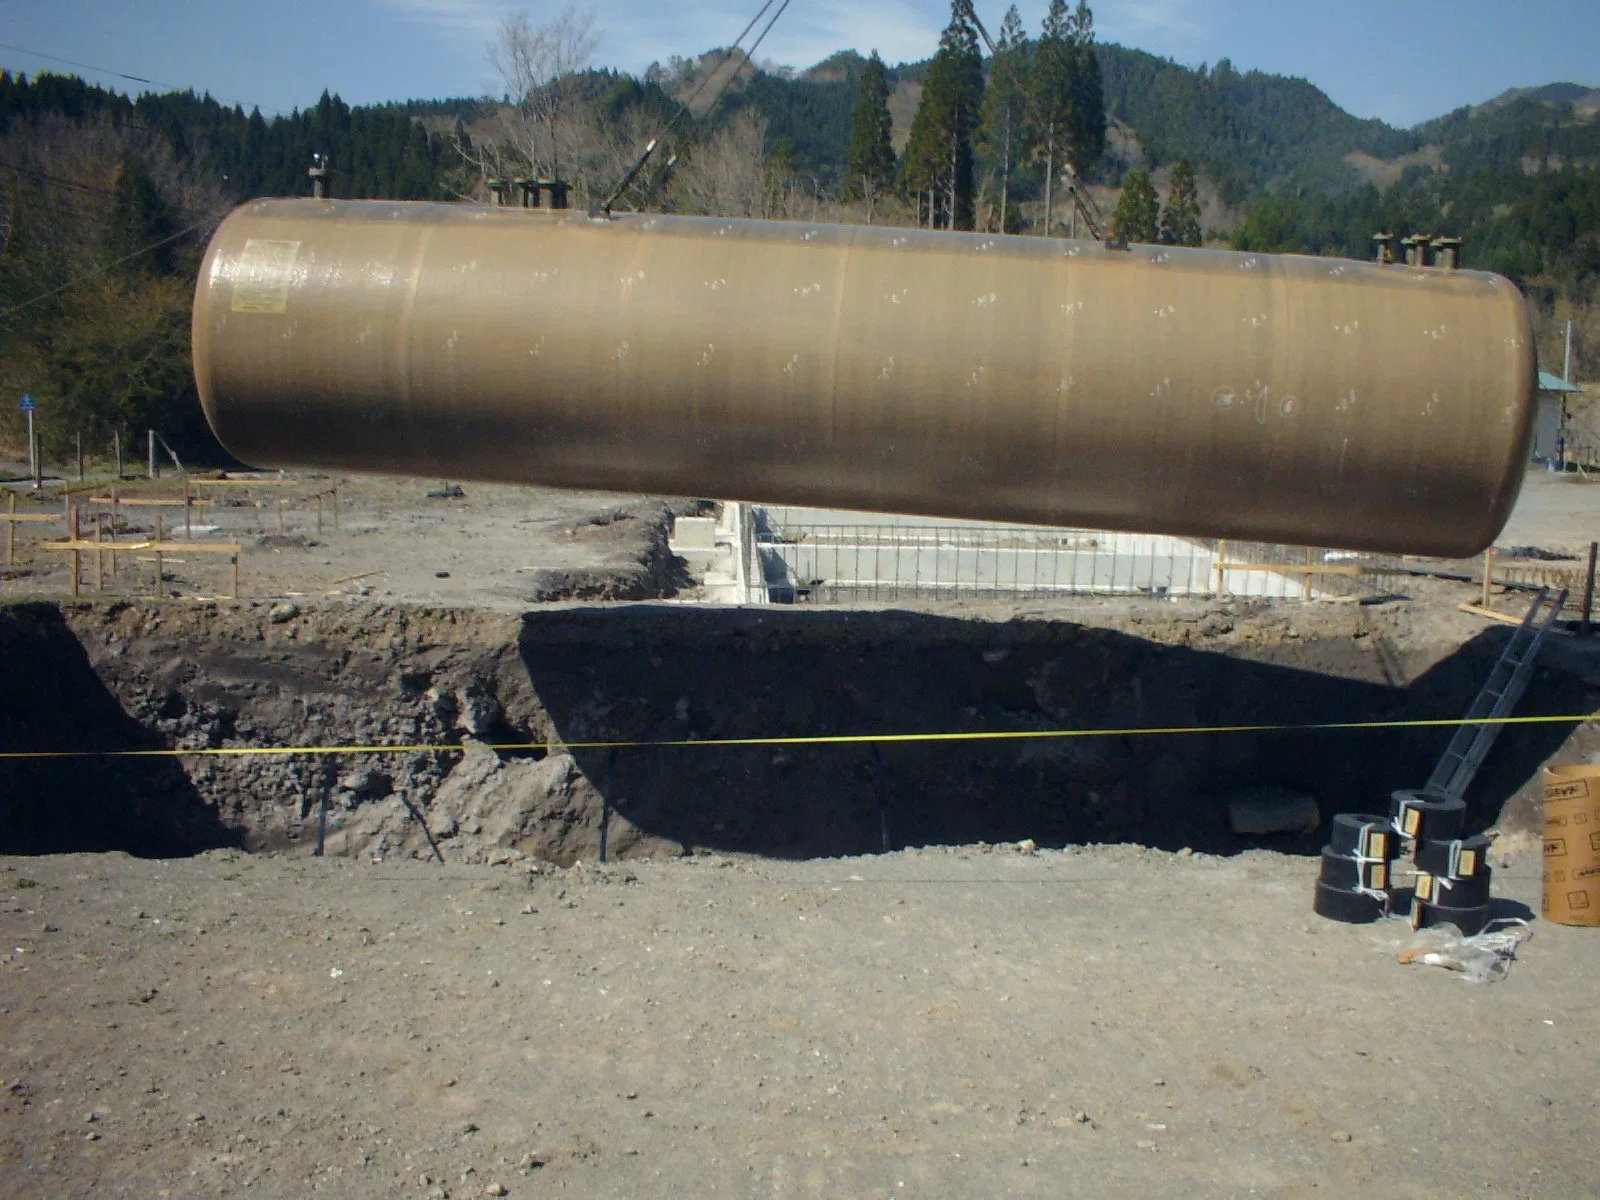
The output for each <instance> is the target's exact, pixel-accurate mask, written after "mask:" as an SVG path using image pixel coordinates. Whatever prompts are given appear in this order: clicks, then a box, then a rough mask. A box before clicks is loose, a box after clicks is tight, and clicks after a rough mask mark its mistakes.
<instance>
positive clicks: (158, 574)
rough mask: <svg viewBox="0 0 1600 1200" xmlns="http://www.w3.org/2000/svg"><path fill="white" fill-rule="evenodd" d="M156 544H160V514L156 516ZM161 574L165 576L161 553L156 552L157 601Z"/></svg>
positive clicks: (159, 596) (159, 595)
mask: <svg viewBox="0 0 1600 1200" xmlns="http://www.w3.org/2000/svg"><path fill="white" fill-rule="evenodd" d="M156 544H157V545H160V544H161V514H160V513H157V514H156ZM163 574H165V572H163V571H162V569H161V551H160V550H157V551H156V590H155V596H156V599H157V600H159V599H161V576H162V575H163Z"/></svg>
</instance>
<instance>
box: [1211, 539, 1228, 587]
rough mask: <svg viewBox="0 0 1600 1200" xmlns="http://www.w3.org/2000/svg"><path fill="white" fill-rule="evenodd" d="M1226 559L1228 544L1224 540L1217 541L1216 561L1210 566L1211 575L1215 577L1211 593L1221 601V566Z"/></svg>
mask: <svg viewBox="0 0 1600 1200" xmlns="http://www.w3.org/2000/svg"><path fill="white" fill-rule="evenodd" d="M1227 557H1228V543H1227V542H1226V541H1225V540H1223V541H1218V542H1217V561H1216V562H1214V563H1213V564H1212V565H1211V569H1212V573H1213V574H1214V575H1215V576H1216V582H1215V583H1214V584H1213V585H1212V588H1211V591H1212V594H1213V595H1214V596H1216V598H1217V599H1218V600H1220V599H1222V564H1223V562H1224V561H1225V560H1226V559H1227Z"/></svg>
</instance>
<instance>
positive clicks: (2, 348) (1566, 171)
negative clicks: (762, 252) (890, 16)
mask: <svg viewBox="0 0 1600 1200" xmlns="http://www.w3.org/2000/svg"><path fill="white" fill-rule="evenodd" d="M1098 53H1099V57H1100V62H1101V67H1102V75H1103V79H1104V87H1105V95H1106V107H1107V112H1108V116H1109V117H1110V119H1111V123H1112V128H1111V130H1110V137H1109V139H1108V147H1109V148H1108V152H1107V155H1106V157H1105V158H1104V159H1103V160H1102V162H1101V164H1100V167H1099V170H1098V172H1097V176H1098V177H1097V178H1095V179H1093V180H1091V184H1092V187H1091V192H1092V193H1093V194H1094V195H1095V196H1096V199H1097V200H1098V202H1099V203H1100V205H1101V207H1102V208H1103V209H1105V210H1107V211H1109V209H1110V207H1111V205H1113V204H1114V203H1115V201H1116V189H1117V188H1118V187H1119V186H1120V183H1121V180H1122V177H1123V175H1124V173H1125V172H1126V171H1127V169H1128V168H1130V167H1132V166H1134V165H1145V166H1149V167H1151V168H1153V173H1154V175H1155V179H1156V182H1157V186H1158V188H1161V189H1163V190H1164V189H1165V187H1166V186H1167V181H1168V179H1169V178H1170V173H1171V171H1170V169H1171V167H1172V165H1173V164H1174V163H1175V162H1176V161H1177V160H1178V159H1179V158H1180V157H1188V158H1189V159H1191V160H1192V161H1193V163H1194V164H1195V166H1196V167H1197V168H1198V170H1199V173H1200V199H1201V204H1202V207H1203V214H1204V226H1205V228H1206V230H1207V231H1208V233H1209V235H1210V236H1211V238H1212V240H1213V241H1214V242H1215V241H1217V240H1219V239H1223V238H1226V239H1229V240H1231V241H1232V243H1233V244H1234V245H1236V246H1238V247H1239V248H1241V249H1255V250H1263V251H1273V252H1297V253H1313V254H1336V255H1345V256H1351V257H1360V258H1364V257H1367V256H1368V255H1369V254H1370V252H1371V238H1372V235H1373V234H1374V233H1375V232H1377V231H1379V230H1380V229H1381V230H1388V231H1393V232H1398V233H1407V232H1433V233H1438V232H1451V233H1455V234H1459V235H1461V236H1463V237H1465V238H1466V239H1467V241H1466V247H1467V248H1466V256H1465V262H1466V265H1469V266H1475V267H1486V268H1489V269H1492V270H1495V271H1498V272H1500V273H1502V274H1505V275H1507V276H1508V277H1510V278H1511V279H1513V280H1515V281H1516V282H1517V283H1519V284H1520V285H1522V286H1523V287H1524V289H1525V290H1526V291H1527V292H1528V294H1529V296H1530V297H1531V299H1532V300H1533V302H1534V305H1535V309H1536V312H1537V314H1538V325H1539V334H1540V345H1541V351H1542V353H1543V356H1544V359H1545V361H1547V362H1551V361H1559V353H1558V352H1557V351H1556V349H1555V340H1554V339H1555V337H1556V332H1557V330H1558V329H1559V328H1560V327H1561V325H1562V324H1564V322H1565V320H1566V319H1567V318H1568V317H1571V318H1573V319H1574V320H1576V322H1577V333H1578V338H1577V347H1576V349H1577V362H1578V368H1579V371H1580V373H1592V372H1594V371H1596V370H1600V315H1597V313H1600V119H1597V115H1596V114H1597V111H1600V104H1597V103H1596V96H1597V94H1600V93H1597V92H1596V90H1595V89H1593V88H1590V87H1588V86H1587V85H1583V84H1575V83H1557V84H1551V85H1547V86H1543V87H1535V88H1524V89H1515V90H1513V91H1510V92H1507V93H1504V94H1503V95H1501V96H1498V97H1495V98H1493V99H1492V100H1489V101H1486V102H1484V103H1482V104H1479V105H1476V106H1469V107H1464V108H1461V109H1458V110H1457V111H1455V112H1452V113H1449V114H1447V115H1445V116H1442V117H1440V118H1438V119H1436V120H1433V121H1429V122H1426V123H1424V124H1422V125H1419V126H1418V127H1416V128H1415V129H1410V130H1400V129H1394V128H1392V127H1390V126H1387V125H1385V124H1383V123H1382V122H1379V121H1371V120H1360V119H1358V118H1356V117H1353V116H1351V115H1350V114H1349V113H1347V112H1345V111H1344V110H1342V109H1341V108H1339V106H1338V105H1336V104H1334V103H1333V102H1332V101H1331V100H1330V99H1329V98H1328V97H1327V95H1326V94H1325V93H1323V92H1322V91H1321V90H1319V89H1318V88H1317V87H1315V86H1314V85H1313V84H1311V83H1309V82H1307V81H1306V80H1302V79H1292V78H1285V77H1282V76H1275V75H1268V74H1265V73H1262V72H1258V71H1246V72H1240V71H1238V70H1236V69H1235V68H1234V67H1233V66H1232V64H1231V63H1229V62H1227V61H1226V60H1224V61H1222V62H1219V63H1217V64H1215V65H1214V66H1211V67H1201V68H1189V67H1185V66H1182V65H1180V64H1177V63H1174V62H1172V61H1170V60H1166V59H1162V58H1158V57H1156V56H1154V55H1150V54H1146V53H1144V52H1142V51H1138V50H1131V49H1128V48H1125V47H1121V46H1116V45H1101V46H1099V47H1098ZM720 57H721V55H720V52H715V51H713V52H708V53H707V54H705V55H702V56H699V57H698V58H696V59H692V60H674V61H673V62H672V63H670V64H669V65H668V66H667V67H660V66H657V67H653V68H652V69H651V70H650V71H649V72H646V73H645V75H644V76H643V77H642V78H634V77H632V76H629V75H625V74H621V73H619V72H616V71H607V70H593V71H588V72H584V73H583V74H582V75H579V76H574V77H570V78H569V79H567V80H565V81H563V84H562V91H563V95H564V97H565V101H566V102H567V103H568V104H569V113H568V116H567V117H565V118H564V119H563V124H562V128H561V135H562V138H563V140H564V148H563V149H562V150H561V153H560V164H561V170H562V173H563V174H564V175H566V176H567V177H568V178H569V179H571V180H573V182H574V185H575V193H574V203H577V204H588V203H593V202H595V201H597V200H598V199H599V198H600V197H603V196H604V195H606V194H607V193H608V192H609V191H610V189H611V188H612V187H613V186H614V184H615V181H616V180H618V179H619V178H621V177H622V175H623V173H624V172H625V171H626V170H627V168H628V166H629V164H630V163H631V162H632V161H633V159H634V157H635V156H636V155H637V153H638V148H639V147H640V146H641V145H642V144H643V143H644V142H645V140H646V139H647V138H649V137H650V136H651V135H652V134H654V133H655V132H657V131H659V130H660V129H661V127H662V125H663V124H664V123H665V121H666V120H667V119H668V118H669V117H670V116H671V115H672V114H673V113H674V112H675V111H676V107H677V100H678V99H680V98H683V97H686V96H687V95H688V94H689V93H690V91H692V90H693V87H694V86H695V84H696V83H697V82H698V81H699V80H700V79H702V78H704V73H705V72H707V71H709V70H712V69H714V66H715V64H716V62H717V61H719V59H720ZM864 61H865V60H864V59H863V58H862V56H861V54H860V53H858V52H857V51H856V50H842V51H840V52H838V53H836V54H833V55H831V56H829V57H828V58H826V59H824V60H823V61H821V62H819V63H817V64H816V65H815V66H813V67H811V68H810V69H808V70H805V71H800V72H793V71H789V70H786V69H781V68H778V69H756V68H752V67H745V68H743V69H741V70H740V71H739V72H738V73H737V77H736V78H735V80H734V81H733V84H732V86H731V87H730V88H729V89H728V92H727V94H726V96H725V97H724V98H723V100H722V101H721V103H720V104H719V105H718V106H717V107H716V108H715V109H714V110H711V111H709V112H697V113H696V114H695V115H694V116H693V117H691V119H689V120H688V121H686V122H684V123H683V124H682V125H681V126H680V127H679V129H678V130H677V132H676V134H675V135H674V138H673V139H672V145H671V146H670V147H669V151H670V153H663V154H662V155H660V156H658V158H657V160H656V163H655V164H654V165H653V166H652V167H651V169H650V170H649V171H648V172H646V173H645V175H643V176H641V179H640V187H639V188H636V189H635V191H634V192H632V193H630V195H629V196H628V197H627V198H626V199H625V200H624V204H634V203H648V204H652V205H658V206H663V207H667V208H671V209H675V210H677V211H683V212H718V213H726V214H730V215H770V216H790V217H796V216H803V217H804V218H805V219H829V220H841V221H856V220H866V219H869V215H871V214H869V212H868V210H867V209H865V208H860V207H857V208H852V207H851V206H850V205H848V204H843V203H841V202H840V201H839V200H838V199H837V197H838V191H839V188H838V177H839V174H840V171H841V169H842V164H843V161H844V158H845V154H846V147H847V144H848V140H849V130H850V120H851V114H852V111H853V108H854V104H855V98H856V91H857V87H858V83H859V78H860V73H861V69H862V66H863V63H864ZM927 65H928V64H927V63H926V62H919V63H901V64H899V65H897V66H895V67H893V68H891V69H890V71H889V78H890V83H891V85H892V88H893V91H892V94H891V98H890V111H891V116H892V118H893V121H894V126H895V139H894V141H895V145H896V148H897V149H898V148H903V146H904V139H905V136H906V133H907V130H908V129H909V126H910V123H911V119H912V117H913V115H914V114H915V112H916V108H917V104H918V102H919V100H920V97H921V93H922V86H923V84H922V81H923V79H924V78H925V75H926V70H927ZM697 107H699V108H702V109H703V108H704V107H705V103H704V101H702V103H701V104H700V105H699V106H697ZM515 124H516V113H515V112H514V110H513V109H512V108H511V107H509V106H508V105H507V104H506V103H505V102H503V101H496V100H493V99H487V98H461V99H453V100H452V99H438V100H429V99H417V100H410V101H404V102H396V103H392V104H383V105H374V106H350V105H347V104H345V103H344V102H343V101H342V100H340V99H339V97H338V96H336V95H332V94H330V93H326V92H325V93H324V94H323V95H322V96H321V97H320V98H319V99H318V100H317V101H316V103H314V104H312V105H311V106H310V107H308V108H306V109H304V110H300V111H296V112H294V113H292V114H290V115H288V116H280V117H273V118H270V119H269V118H266V117H263V116H262V115H261V114H260V113H258V112H254V113H246V112H244V111H243V110H242V109H239V108H237V107H232V108H230V107H228V106H225V105H222V104H219V103H218V102H217V101H215V100H214V99H212V98H211V97H209V96H196V95H194V94H193V93H192V92H185V93H166V94H146V95H141V96H139V97H137V98H129V97H128V96H125V95H121V94H119V93H116V92H113V91H108V90H105V89H103V88H99V87H95V86H91V85H88V84H86V83H84V82H83V81H82V80H79V79H75V78H70V77H64V76H57V75H48V74H46V75H41V76H38V77H36V78H33V79H25V78H22V77H13V76H11V75H9V74H5V73H3V72H0V216H3V217H4V241H3V242H0V388H4V389H6V390H11V391H18V390H32V391H34V392H35V394H36V395H38V396H39V397H40V398H41V400H46V401H48V403H49V409H48V412H49V414H50V416H49V419H48V420H47V421H46V422H45V436H46V437H47V439H50V440H52V442H53V444H54V445H55V446H56V447H57V448H59V447H60V446H61V445H62V444H65V442H66V441H68V440H70V438H71V437H72V436H73V433H74V431H75V430H76V429H79V428H81V429H84V430H87V431H90V432H94V431H101V432H105V431H108V430H110V429H112V428H124V429H130V430H131V429H132V428H134V427H135V426H136V425H138V424H139V423H140V422H146V421H149V420H151V419H153V418H155V417H156V416H157V415H158V414H159V413H161V412H162V411H165V410H169V409H170V410H172V411H178V410H182V411H185V412H189V413H190V414H191V416H192V412H193V407H194V406H193V404H192V395H191V394H190V393H191V392H192V385H191V384H190V383H189V382H188V372H187V365H186V364H187V355H188V346H187V316H186V314H187V303H188V296H189V293H190V292H191V290H192V280H193V272H194V270H195V268H196V265H197V263H198V256H199V251H200V249H201V247H202V245H203V243H204V239H205V236H206V234H207V232H208V231H209V229H210V227H211V226H212V225H213V224H214V222H215V221H216V220H217V219H218V218H219V217H220V215H221V214H222V213H223V212H225V211H226V210H227V208H228V206H229V205H230V204H232V203H236V202H238V201H239V200H242V199H245V198H248V197H250V196H257V195H283V194H303V193H304V192H305V190H306V185H307V181H306V176H305V171H306V167H307V165H308V164H309V161H310V158H311V155H312V153H313V152H319V153H323V154H326V155H329V156H330V157H331V159H332V162H333V165H334V174H333V176H332V179H331V182H330V186H331V190H332V194H333V195H334V196H337V197H352V198H355V197H370V198H385V199H389V198H392V199H450V198H457V197H463V196H475V197H477V198H479V199H482V198H483V197H484V196H485V191H484V179H485V178H486V177H490V176H493V175H495V174H503V173H507V172H510V171H516V170H522V169H526V168H525V167H519V166H518V163H517V160H516V159H514V158H512V159H508V158H506V157H505V155H504V154H503V153H502V152H501V150H500V149H499V143H500V142H502V141H503V140H504V139H505V137H506V135H507V133H508V131H510V130H512V129H513V128H514V126H515ZM523 132H524V134H527V133H528V127H527V126H526V124H525V125H524V128H523ZM672 154H676V155H678V161H677V166H676V171H675V173H673V172H668V171H667V170H666V169H665V162H666V160H667V159H668V158H670V157H671V156H672ZM977 168H978V178H979V180H980V181H981V183H980V188H981V191H982V194H981V195H980V198H979V208H980V213H981V214H983V215H982V216H981V217H980V220H993V213H992V212H991V211H990V208H989V203H990V201H989V197H990V196H992V195H993V194H995V193H996V192H997V190H998V188H997V183H996V180H995V176H994V170H993V168H994V164H993V163H991V162H989V161H987V160H985V159H984V157H983V155H982V152H981V151H980V154H979V157H978V162H977ZM1042 184H1043V180H1042V174H1041V171H1040V168H1039V167H1038V166H1037V165H1028V164H1026V163H1024V165H1023V166H1021V167H1020V168H1019V169H1018V171H1017V172H1016V173H1014V174H1013V176H1012V179H1011V185H1010V199H1011V202H1012V204H1013V206H1014V207H1015V209H1016V210H1017V211H1018V212H1020V213H1021V214H1022V218H1023V221H1024V227H1025V228H1031V229H1037V228H1038V227H1039V222H1040V220H1041V219H1042V215H1043V214H1042V192H1043V186H1042ZM875 219H878V220H885V221H890V222H907V221H910V220H912V219H913V218H912V216H911V214H910V210H909V209H907V208H904V207H903V206H900V205H899V204H898V201H897V200H896V199H895V198H893V197H888V198H886V199H885V200H884V201H883V205H882V207H881V208H880V210H879V212H878V213H877V214H875ZM157 242H159V243H160V249H159V252H158V253H153V254H151V255H149V256H148V258H145V259H139V260H137V261H134V262H132V263H130V264H128V265H124V266H118V265H117V263H116V260H117V259H118V258H120V257H121V256H122V255H125V254H127V253H128V252H130V251H132V250H136V249H138V248H140V247H141V246H148V245H150V244H151V243H157ZM107 264H111V266H110V268H108V266H107ZM80 277H82V278H87V279H90V280H91V281H92V282H91V284H90V285H88V286H77V285H73V286H72V288H71V289H70V290H68V289H67V285H68V284H69V282H70V281H71V280H73V279H76V278H80ZM15 419H16V418H15V415H14V413H12V412H11V411H10V410H6V411H5V412H4V413H3V414H0V433H4V432H5V429H6V427H9V426H10V425H11V424H14V422H15ZM167 427H168V428H169V429H171V430H172V431H173V437H174V438H175V439H177V440H176V442H175V445H177V444H180V443H181V445H179V448H180V449H181V450H184V451H185V452H190V451H193V452H196V453H201V454H204V453H207V452H208V450H207V446H208V444H209V442H208V435H207V434H206V433H205V431H204V429H203V428H202V427H201V426H199V425H198V424H197V423H196V422H194V421H192V420H190V421H187V423H186V424H184V423H175V422H169V423H168V425H167ZM95 436H100V434H99V433H95ZM212 449H213V450H214V447H213V448H212Z"/></svg>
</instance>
